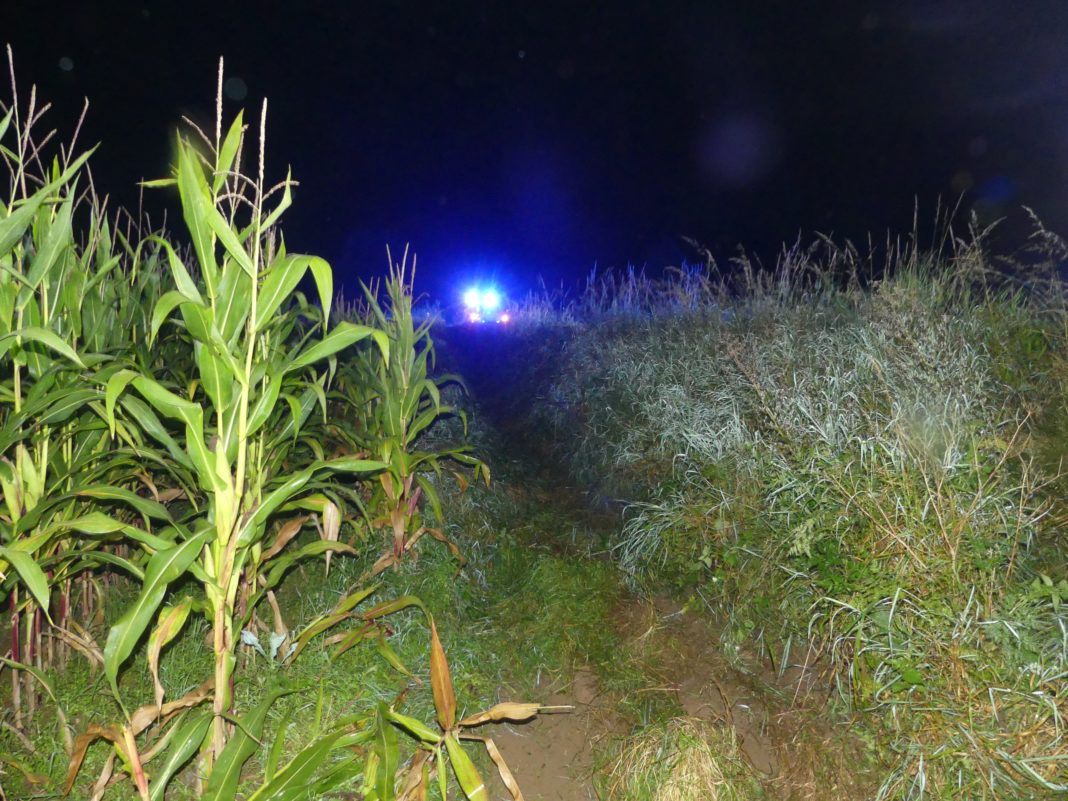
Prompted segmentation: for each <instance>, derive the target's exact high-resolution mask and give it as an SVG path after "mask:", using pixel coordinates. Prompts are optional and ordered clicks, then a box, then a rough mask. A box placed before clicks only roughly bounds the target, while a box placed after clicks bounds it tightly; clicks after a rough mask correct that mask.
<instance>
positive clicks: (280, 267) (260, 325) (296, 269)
mask: <svg viewBox="0 0 1068 801" xmlns="http://www.w3.org/2000/svg"><path fill="white" fill-rule="evenodd" d="M314 259H315V257H314V256H304V255H302V254H300V253H294V254H291V255H288V256H282V257H280V258H277V259H275V261H274V263H273V264H271V266H270V267H269V268H268V270H267V277H266V278H265V279H264V281H263V286H262V287H260V294H259V298H258V299H257V306H256V320H255V322H254V328H255V330H256V331H257V332H259V331H262V330H263V329H264V327H265V326H266V325H267V324H268V323H269V322H270V321H271V320H272V318H273V317H274V313H275V312H276V311H278V308H279V307H280V306H281V305H282V304H283V303H285V301H286V300H288V298H289V296H290V295H292V294H293V290H294V289H296V288H297V284H299V283H300V279H301V278H303V277H304V273H306V272H307V271H308V266H309V264H310V263H311V261H312V260H314ZM319 261H322V259H319Z"/></svg>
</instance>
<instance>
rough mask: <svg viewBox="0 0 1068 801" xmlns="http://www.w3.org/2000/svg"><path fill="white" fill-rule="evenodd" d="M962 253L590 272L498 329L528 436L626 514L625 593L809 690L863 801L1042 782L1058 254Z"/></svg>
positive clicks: (1053, 539)
mask: <svg viewBox="0 0 1068 801" xmlns="http://www.w3.org/2000/svg"><path fill="white" fill-rule="evenodd" d="M969 233H970V234H972V235H971V236H970V237H969V238H966V239H960V238H957V237H956V236H952V235H949V236H947V237H946V239H945V242H944V244H943V247H942V248H941V249H940V250H938V251H936V252H923V251H921V250H920V249H919V248H918V247H917V246H916V245H915V243H914V241H913V244H912V245H910V246H909V247H906V248H902V249H897V248H894V247H891V249H890V252H889V254H888V255H886V260H885V263H882V262H881V263H880V264H879V265H878V267H876V265H875V264H874V258H869V259H864V258H861V257H860V256H859V255H858V253H857V252H856V251H855V250H854V249H853V248H851V247H845V248H839V247H836V246H834V245H832V244H831V243H828V242H821V243H820V244H819V245H818V246H817V247H815V248H813V249H811V250H809V251H798V250H793V251H788V252H785V253H784V254H783V255H782V257H781V259H780V261H779V263H778V265H777V267H776V269H775V270H773V271H760V270H757V269H756V268H755V267H754V266H753V265H751V264H750V263H748V262H747V261H745V260H744V259H742V260H740V261H739V262H738V263H735V264H732V265H731V270H730V271H729V272H728V273H727V274H726V277H724V278H720V276H719V273H718V272H717V271H716V270H715V267H714V265H709V269H706V270H696V271H688V272H683V273H680V274H677V275H675V276H673V277H669V279H667V280H666V281H664V282H659V283H658V282H652V281H648V280H646V279H644V278H643V277H642V276H639V275H635V274H633V273H632V274H630V275H629V276H623V277H622V278H619V277H609V278H608V279H603V280H595V281H594V282H593V283H592V285H591V287H590V289H589V291H588V292H587V293H586V295H585V296H584V297H583V298H581V299H579V300H578V301H576V302H574V303H572V304H570V305H568V306H566V307H564V308H563V309H562V310H557V311H556V312H553V311H552V308H551V304H547V303H543V302H539V301H537V300H535V301H533V302H532V303H531V312H532V313H531V314H530V315H529V316H527V318H526V322H525V328H524V327H523V325H524V319H523V318H522V316H520V319H519V321H518V322H519V325H520V329H519V330H520V333H519V334H518V337H519V339H520V340H521V342H522V343H523V344H522V345H520V347H522V348H525V349H526V350H527V351H528V353H527V356H526V361H525V363H529V364H531V365H532V367H531V368H530V370H531V374H533V373H534V372H535V371H538V370H545V369H550V370H551V371H552V380H551V386H549V387H544V386H543V387H541V388H540V396H541V397H544V398H548V399H550V400H551V402H550V403H543V404H534V405H533V406H532V407H531V409H530V410H529V414H530V418H531V420H532V421H533V422H532V424H533V425H538V426H540V427H541V428H542V429H543V430H548V431H553V432H555V437H554V439H555V441H556V442H557V443H558V455H559V456H560V458H562V459H565V460H567V463H568V464H569V465H570V469H571V472H572V475H573V477H574V478H575V479H576V480H578V481H580V482H581V483H583V484H584V485H586V486H587V487H590V488H591V489H593V490H594V491H595V492H596V493H598V494H600V495H607V496H611V497H615V498H622V499H625V500H627V501H628V502H629V507H628V513H627V522H626V524H625V526H624V528H623V530H622V532H621V534H620V535H619V536H618V538H616V539H615V541H614V542H613V543H612V546H611V547H612V552H613V555H614V556H615V558H616V560H617V562H618V564H619V565H620V567H621V568H622V569H623V570H624V571H625V572H626V573H627V575H628V576H630V580H631V582H632V583H633V584H635V585H638V586H643V587H647V588H656V587H663V586H665V585H674V586H676V587H677V588H679V589H681V590H683V591H685V592H691V593H692V592H697V593H699V594H700V597H701V598H702V599H705V600H707V601H708V602H710V604H711V605H712V607H713V608H714V609H715V610H716V613H717V616H718V617H719V619H720V620H721V622H722V625H723V634H722V640H723V647H724V649H725V651H726V652H727V653H728V654H734V653H737V652H738V650H739V649H754V650H756V651H757V652H758V653H760V654H762V655H763V656H764V657H765V659H766V660H768V661H769V662H770V664H773V665H774V666H775V667H776V668H777V669H778V671H779V672H780V674H781V673H784V672H786V671H788V670H790V669H791V668H796V667H797V666H800V667H803V668H805V669H806V670H807V671H809V672H810V674H812V675H816V676H818V677H819V679H820V680H821V681H826V682H829V683H830V684H831V686H832V687H833V688H834V691H835V695H836V699H837V701H838V702H839V705H840V707H841V708H842V709H843V710H846V711H848V710H852V711H854V712H856V713H863V720H864V725H865V727H866V730H867V731H868V732H869V734H868V737H869V738H870V742H871V743H872V749H873V751H874V752H875V753H876V754H877V755H878V757H879V759H880V760H882V761H885V762H886V763H887V764H886V768H885V780H884V782H883V784H882V787H881V788H880V790H879V793H878V795H879V797H880V798H887V799H889V798H902V799H904V798H919V797H932V798H951V797H952V798H960V797H968V798H1023V797H1045V796H1049V797H1052V796H1053V795H1056V794H1058V793H1062V792H1064V791H1065V789H1066V787H1068V781H1066V779H1065V777H1066V774H1065V770H1064V766H1065V759H1066V758H1068V752H1066V751H1065V749H1064V730H1063V716H1064V714H1065V711H1066V705H1068V682H1066V675H1068V672H1066V671H1068V639H1066V637H1065V631H1068V613H1066V608H1065V606H1064V605H1063V603H1062V602H1063V601H1064V600H1065V599H1066V598H1068V594H1066V591H1068V583H1066V582H1068V575H1066V573H1065V566H1064V559H1063V545H1064V537H1063V530H1062V529H1061V528H1060V526H1061V524H1062V523H1063V519H1064V511H1065V510H1064V508H1063V496H1062V495H1059V494H1058V492H1056V491H1054V490H1053V488H1054V487H1057V486H1060V483H1059V482H1060V477H1059V471H1060V465H1059V459H1060V456H1061V455H1062V454H1063V453H1064V447H1065V444H1066V443H1065V440H1064V439H1063V436H1062V435H1060V434H1059V433H1058V432H1063V427H1062V426H1063V420H1064V413H1065V405H1064V404H1065V401H1064V399H1065V397H1066V396H1065V385H1064V381H1065V377H1066V374H1065V371H1064V365H1065V362H1064V354H1065V353H1066V347H1065V346H1066V339H1065V332H1066V330H1068V329H1066V327H1065V321H1066V319H1068V318H1066V317H1065V314H1064V312H1065V306H1064V295H1063V290H1062V288H1061V287H1060V286H1059V284H1057V283H1056V282H1055V281H1053V280H1052V275H1053V273H1052V272H1051V270H1050V268H1051V267H1053V266H1055V264H1056V261H1057V259H1058V258H1061V257H1063V253H1064V249H1063V246H1062V245H1061V244H1060V242H1059V241H1058V240H1056V238H1055V237H1053V236H1051V235H1050V234H1048V233H1047V232H1045V231H1043V230H1042V229H1041V228H1039V230H1038V233H1037V234H1036V237H1035V243H1036V245H1041V246H1042V249H1040V251H1036V252H1032V253H1030V254H1029V262H1028V263H1027V264H1023V263H1019V262H1015V263H1006V262H1004V261H1000V260H997V261H996V260H994V259H993V258H992V257H990V256H989V255H988V254H987V253H986V250H985V248H984V242H983V235H982V234H981V233H977V232H969ZM995 266H999V267H1001V268H1002V269H1000V270H996V269H995ZM875 276H878V280H876V279H875ZM1039 276H1040V277H1043V280H1038V279H1037V278H1036V277H1039ZM546 327H551V328H552V329H553V330H554V331H555V332H556V334H557V336H559V335H560V332H561V331H562V332H565V337H566V344H565V346H564V347H563V349H562V350H563V356H562V357H561V355H560V352H559V351H556V350H554V351H553V352H551V353H550V352H546V351H540V350H539V348H538V343H539V342H541V341H544V340H545V339H546V338H547V337H546V334H545V333H544V329H545V328H546ZM538 380H539V382H540V381H542V380H543V379H541V378H539V379H538ZM520 386H522V384H521V385H520Z"/></svg>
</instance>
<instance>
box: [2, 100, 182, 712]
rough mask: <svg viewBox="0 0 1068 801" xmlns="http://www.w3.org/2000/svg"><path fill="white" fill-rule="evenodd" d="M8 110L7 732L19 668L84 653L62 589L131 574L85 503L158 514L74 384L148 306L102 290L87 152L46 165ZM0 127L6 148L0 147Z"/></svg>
mask: <svg viewBox="0 0 1068 801" xmlns="http://www.w3.org/2000/svg"><path fill="white" fill-rule="evenodd" d="M17 101H18V98H17V94H16V95H15V103H14V104H13V105H12V107H11V109H9V110H8V111H7V112H6V114H5V115H4V117H3V118H2V119H0V150H2V153H3V156H4V157H5V160H6V162H7V164H8V167H9V169H10V175H11V182H10V185H9V192H8V198H9V199H8V201H7V202H6V203H3V204H0V214H2V217H0V359H2V360H3V361H4V362H5V363H6V364H7V367H8V370H7V371H6V377H5V380H4V381H3V383H2V391H0V487H2V490H3V495H4V512H5V514H3V515H2V517H0V575H3V576H4V580H3V583H2V584H0V597H3V596H6V600H7V602H8V607H9V610H10V628H11V645H10V652H9V653H10V659H9V660H7V661H6V662H5V664H7V666H8V667H10V668H12V669H13V672H12V679H13V683H12V701H13V704H12V706H13V712H14V716H15V725H16V727H19V726H21V724H22V711H23V708H22V700H23V698H24V697H25V698H26V700H27V702H28V710H29V711H31V712H32V710H33V706H34V704H35V701H36V697H37V691H38V687H37V686H36V685H35V683H34V682H37V681H38V679H39V678H40V674H39V673H35V672H34V671H33V669H34V668H37V669H39V668H42V667H47V666H50V665H51V660H52V656H53V654H54V650H53V645H54V643H55V642H57V641H58V642H59V644H60V653H61V654H63V653H65V650H66V648H67V647H68V646H73V647H75V648H77V649H79V650H81V651H83V653H86V654H87V655H88V656H89V657H90V658H95V657H97V656H98V653H99V649H98V648H96V646H95V644H94V643H93V642H92V640H91V637H89V636H88V635H87V634H86V633H85V632H84V629H83V630H82V631H80V632H75V631H71V630H70V628H69V627H68V618H69V617H70V611H71V600H72V586H73V582H74V581H76V580H81V581H83V582H92V581H93V580H94V579H93V578H91V576H90V574H89V571H90V570H92V569H94V568H96V567H98V566H100V565H101V564H104V563H109V564H110V565H111V566H113V567H118V568H120V569H123V570H126V571H128V572H132V573H133V574H135V575H136V574H137V573H138V572H139V568H138V567H137V566H136V565H135V564H133V563H131V562H130V561H128V560H126V559H124V558H123V557H122V556H121V555H119V554H116V553H114V552H108V551H104V550H102V549H101V548H100V545H101V539H102V538H103V537H105V536H107V535H108V534H111V533H114V531H115V529H108V530H102V529H101V528H100V527H99V526H98V525H97V523H98V522H99V521H96V520H94V519H93V518H92V516H91V512H90V510H91V508H92V507H94V506H99V505H100V504H112V503H118V504H119V505H121V506H124V507H125V509H126V510H127V511H133V512H134V514H135V516H138V515H147V517H144V519H145V520H149V519H151V518H158V517H165V516H166V512H165V510H164V509H163V508H162V507H161V506H159V504H154V503H149V502H147V501H145V500H144V499H142V498H139V497H138V496H136V495H135V494H134V493H133V492H131V491H130V490H129V489H127V488H126V485H128V484H130V483H132V482H135V481H136V480H137V479H136V478H135V474H136V473H137V472H138V471H137V469H136V465H135V461H134V460H133V459H131V458H130V457H129V454H128V453H124V452H123V451H117V450H114V449H113V448H112V447H111V446H110V444H109V442H108V441H107V427H106V425H105V424H104V419H103V408H102V405H101V401H102V398H103V395H102V393H101V392H100V391H99V390H98V389H96V388H95V387H93V386H92V385H91V384H87V383H86V381H85V380H84V379H85V376H86V374H87V373H88V372H91V371H92V370H95V369H96V368H97V367H99V365H101V364H102V363H104V362H106V361H107V360H108V359H109V358H110V356H111V354H113V353H117V352H123V351H125V350H127V349H128V345H129V339H128V336H129V332H130V330H131V326H122V327H118V328H114V329H113V328H111V327H110V325H109V323H110V321H111V320H112V319H113V318H114V316H115V315H116V314H117V315H119V316H120V317H126V318H129V317H131V316H132V315H134V313H135V312H134V309H133V305H134V304H135V303H137V302H138V301H142V300H145V299H148V300H152V297H151V295H150V294H149V295H148V296H146V295H144V294H141V295H139V296H138V295H137V294H136V293H132V292H126V293H125V294H124V295H120V296H116V295H115V293H114V292H113V291H112V293H111V294H110V295H108V294H106V290H107V288H110V287H111V285H112V284H111V282H112V277H113V274H114V273H120V272H122V270H121V269H117V265H118V264H119V261H120V255H113V254H112V253H111V248H112V245H113V243H114V240H115V239H119V237H117V236H113V235H112V233H111V228H110V227H109V225H108V223H107V221H106V218H105V216H104V215H103V213H102V212H101V210H100V209H99V207H98V206H97V205H96V204H94V203H84V204H79V203H78V201H77V197H78V190H77V182H78V180H77V179H78V175H79V171H80V170H81V169H82V167H83V165H84V163H85V161H86V160H87V159H88V157H89V155H90V153H85V154H83V155H81V156H79V157H77V158H75V157H73V155H72V153H73V148H68V149H66V150H65V151H64V153H63V154H62V155H61V157H58V158H56V160H55V161H54V162H53V163H52V165H51V166H50V167H48V168H46V167H45V166H44V162H43V161H42V157H41V154H42V147H43V144H44V142H43V141H38V142H35V141H34V138H33V137H34V133H33V132H34V126H35V124H36V123H38V122H39V120H40V117H41V115H42V114H43V113H44V111H45V110H46V109H47V107H45V108H44V109H38V108H37V107H36V103H35V96H33V95H31V99H30V103H29V105H28V108H27V111H26V114H25V116H24V117H22V118H20V115H19V105H18V102H17ZM12 126H13V127H12ZM9 130H10V131H11V132H12V133H13V140H14V141H13V143H12V145H11V146H10V147H9V146H5V145H4V144H2V143H3V142H4V139H5V136H6V134H7V133H8V131H9ZM48 138H50V137H49V136H45V137H43V139H44V140H47V139H48ZM80 206H89V207H90V209H89V213H90V215H91V219H90V225H89V231H90V237H89V239H90V242H89V243H88V244H87V245H86V246H84V247H79V246H78V245H77V243H76V242H75V240H74V235H73V229H72V220H73V219H74V217H75V214H76V212H77V210H78V208H79V207H80ZM148 286H149V285H146V284H141V285H140V288H141V289H142V290H147V287H148ZM86 344H88V345H89V347H90V348H91V350H86V349H85V345H86ZM131 502H132V503H131ZM105 528H106V527H105ZM72 534H77V539H76V540H75V539H72V537H71V535H72ZM83 590H85V591H84V592H83V593H82V597H83V609H82V617H83V619H84V617H85V616H86V615H87V614H88V612H89V611H90V610H88V609H86V608H84V607H85V606H86V605H91V601H92V593H91V591H90V585H89V584H87V585H86V586H83ZM53 602H55V606H56V608H55V609H52V607H53ZM73 625H74V626H75V627H78V626H77V623H76V622H75V623H73ZM34 676H36V677H37V678H31V677H34ZM22 680H25V681H26V684H25V686H23V681H22ZM39 685H40V686H46V684H45V683H44V682H39ZM24 690H26V691H27V692H24ZM60 715H62V711H60Z"/></svg>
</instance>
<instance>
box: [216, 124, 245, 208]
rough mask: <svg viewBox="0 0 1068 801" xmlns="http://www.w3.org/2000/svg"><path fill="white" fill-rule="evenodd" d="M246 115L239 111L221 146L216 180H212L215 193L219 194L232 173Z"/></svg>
mask: <svg viewBox="0 0 1068 801" xmlns="http://www.w3.org/2000/svg"><path fill="white" fill-rule="evenodd" d="M244 117H245V112H244V111H238V112H237V117H235V118H234V121H233V123H231V125H230V130H229V132H228V133H227V134H226V138H225V139H224V140H223V143H222V146H221V147H220V148H219V158H218V161H216V162H215V180H214V181H212V191H213V192H214V193H215V194H219V190H220V189H222V187H223V184H224V183H226V179H227V178H228V177H229V175H230V170H231V169H233V166H234V159H235V158H236V157H237V149H238V147H240V145H241V134H242V133H244V130H245V123H244Z"/></svg>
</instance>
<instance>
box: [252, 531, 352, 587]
mask: <svg viewBox="0 0 1068 801" xmlns="http://www.w3.org/2000/svg"><path fill="white" fill-rule="evenodd" d="M328 551H329V552H333V553H347V554H351V555H355V554H356V553H358V551H357V550H356V549H355V548H353V547H352V546H351V545H346V544H345V543H343V542H330V541H329V540H312V541H311V542H309V543H307V544H306V545H303V546H301V548H300V549H298V550H296V551H292V552H289V553H284V554H283V555H280V556H277V557H275V558H274V559H272V560H271V570H270V572H269V573H268V574H267V587H268V588H271V587H276V586H278V582H280V581H281V580H282V576H283V575H285V572H286V571H287V570H288V569H289V568H290V567H292V566H293V565H294V564H296V563H297V562H301V561H303V560H305V559H310V558H311V557H313V556H321V555H322V554H324V553H327V552H328Z"/></svg>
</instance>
